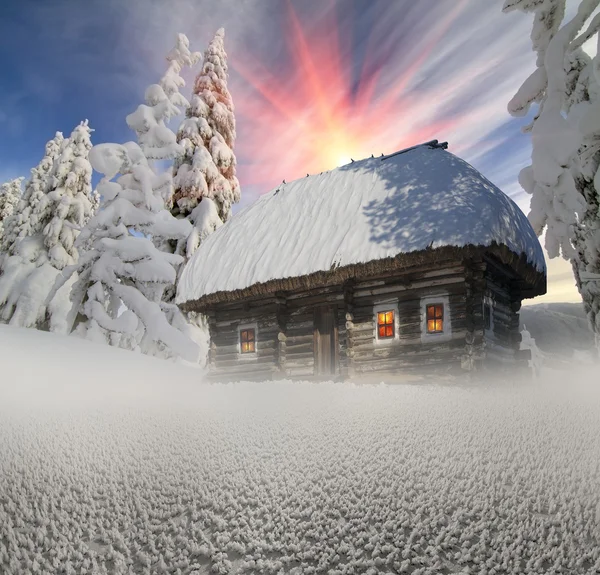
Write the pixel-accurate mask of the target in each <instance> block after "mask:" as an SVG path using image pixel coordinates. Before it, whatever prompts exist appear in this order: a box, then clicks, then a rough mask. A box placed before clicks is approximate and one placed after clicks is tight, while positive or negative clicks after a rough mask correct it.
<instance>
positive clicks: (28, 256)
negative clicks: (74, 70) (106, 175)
mask: <svg viewBox="0 0 600 575" xmlns="http://www.w3.org/2000/svg"><path fill="white" fill-rule="evenodd" d="M90 133H91V130H90V128H89V126H88V124H87V120H86V121H85V122H82V123H81V124H80V125H79V126H77V127H76V128H75V130H74V131H73V133H72V134H71V137H70V138H69V140H67V141H66V142H65V143H64V145H62V146H61V148H62V149H61V151H60V154H59V155H58V157H57V158H56V159H55V161H54V163H53V166H52V170H51V171H50V174H49V176H48V180H47V186H46V188H47V191H46V193H45V194H42V196H41V197H40V198H39V201H38V202H37V204H36V205H35V207H34V208H33V210H32V211H31V215H30V221H31V222H34V224H33V225H31V226H30V230H31V231H34V232H35V233H33V234H32V235H27V236H24V237H19V238H17V240H16V241H15V243H14V244H13V249H12V252H13V255H11V256H10V257H9V258H7V259H6V261H5V262H4V264H3V274H2V276H1V277H0V306H1V317H2V319H3V320H4V321H7V322H10V323H11V324H12V325H18V326H22V327H32V326H34V325H37V326H38V327H46V311H47V303H48V301H47V300H48V295H49V293H50V291H51V289H52V286H53V284H54V282H55V280H56V277H57V276H58V275H59V274H60V271H61V270H62V269H63V268H64V267H66V266H67V265H73V264H75V263H76V262H77V259H78V252H77V249H76V248H75V246H74V244H75V239H76V238H77V235H78V234H79V232H80V230H81V229H82V228H83V227H84V226H85V225H86V223H87V221H88V220H89V218H90V216H91V215H92V213H93V211H94V207H95V205H96V204H97V200H96V199H95V198H94V195H93V193H92V187H91V177H92V168H91V165H90V163H89V160H88V155H89V151H90V149H91V147H92V144H91V141H90ZM65 295H68V293H66V294H65V292H61V294H60V296H59V298H58V300H57V301H54V302H51V307H50V315H51V316H53V315H55V314H56V315H57V316H58V315H60V314H61V313H62V311H63V310H64V301H62V300H63V299H64V296H65ZM52 321H55V323H58V324H60V323H61V320H60V319H59V318H58V317H57V318H55V320H53V319H52V317H51V322H52Z"/></svg>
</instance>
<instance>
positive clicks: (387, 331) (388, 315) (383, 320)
mask: <svg viewBox="0 0 600 575" xmlns="http://www.w3.org/2000/svg"><path fill="white" fill-rule="evenodd" d="M394 336H395V333H394V312H393V310H390V311H380V312H377V338H378V339H393V338H394Z"/></svg>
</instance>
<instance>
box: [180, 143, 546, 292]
mask: <svg viewBox="0 0 600 575" xmlns="http://www.w3.org/2000/svg"><path fill="white" fill-rule="evenodd" d="M493 244H499V245H505V246H506V247H507V248H509V249H510V251H512V252H513V253H515V254H516V255H517V256H520V255H521V254H523V255H524V256H525V258H526V260H527V262H528V263H529V264H530V265H532V266H533V267H534V268H535V269H536V270H537V271H538V272H541V273H542V274H545V270H546V265H545V261H544V255H543V252H542V248H541V246H540V243H539V241H538V239H537V237H536V235H535V232H534V231H533V228H532V227H531V225H530V223H529V221H528V220H527V218H526V217H525V215H524V214H523V212H522V211H521V210H520V209H519V208H518V207H517V205H516V204H515V203H514V202H513V201H512V200H511V199H510V198H509V197H508V196H506V195H505V194H504V193H503V192H502V191H501V190H500V189H499V188H497V187H496V186H495V185H494V184H492V183H491V182H490V181H489V180H487V179H486V178H485V177H484V176H483V175H482V174H481V173H479V172H478V171H477V170H476V169H475V168H473V167H472V166H471V165H469V164H468V163H467V162H465V161H464V160H461V159H460V158H457V157H456V156H454V155H453V154H451V153H449V152H447V151H445V150H444V149H442V148H441V147H435V146H430V145H421V146H416V147H415V148H411V149H409V150H406V151H404V152H400V153H396V154H392V155H390V156H384V157H379V158H370V159H366V160H361V161H357V162H353V163H351V164H348V165H345V166H342V167H340V168H337V169H335V170H331V171H329V172H323V173H322V174H319V175H314V176H307V177H305V178H302V179H299V180H296V181H293V182H290V183H287V184H286V183H283V184H281V185H280V186H278V187H277V188H276V189H274V190H272V191H271V192H269V193H267V194H265V195H264V196H262V197H260V198H259V199H258V200H257V201H256V202H255V203H254V204H252V205H251V206H249V207H247V208H246V209H244V210H243V211H241V212H240V213H238V214H237V215H236V216H234V217H233V218H232V219H231V220H230V221H229V222H228V223H227V224H226V225H224V226H222V227H221V228H220V229H218V230H217V231H216V232H215V233H214V234H212V235H211V236H209V237H208V238H207V239H206V240H205V241H204V243H203V244H202V246H201V247H200V248H199V249H198V251H197V252H196V253H195V255H194V257H193V258H192V259H191V260H190V262H189V263H188V264H187V266H186V268H185V269H184V271H183V274H182V277H181V280H180V282H179V288H178V291H177V302H178V303H184V302H187V301H193V300H198V299H200V298H202V297H204V296H207V295H209V294H213V293H216V292H229V291H233V290H240V289H244V288H248V287H250V286H252V285H254V284H257V283H264V282H268V281H270V280H280V279H285V278H292V277H300V276H305V275H308V274H311V273H314V272H319V271H329V270H332V269H334V268H338V267H343V266H346V265H351V264H360V263H366V262H369V261H373V260H380V259H384V258H390V257H395V256H397V255H398V254H402V253H408V252H414V251H420V250H424V249H427V248H429V247H430V248H437V247H442V246H457V247H462V246H467V245H474V246H484V247H487V246H492V245H493Z"/></svg>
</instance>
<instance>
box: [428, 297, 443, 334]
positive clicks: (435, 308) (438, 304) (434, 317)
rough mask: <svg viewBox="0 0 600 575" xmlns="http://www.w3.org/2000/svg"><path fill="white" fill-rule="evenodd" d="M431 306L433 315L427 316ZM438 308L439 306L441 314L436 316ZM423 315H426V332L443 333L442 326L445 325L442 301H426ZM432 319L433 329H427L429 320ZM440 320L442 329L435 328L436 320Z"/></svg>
mask: <svg viewBox="0 0 600 575" xmlns="http://www.w3.org/2000/svg"><path fill="white" fill-rule="evenodd" d="M431 308H433V317H429V310H430V309H431ZM438 308H441V311H442V315H441V316H438ZM425 315H426V318H425V320H426V322H427V326H426V329H427V333H428V334H435V333H444V328H445V326H446V309H445V306H444V304H443V303H428V304H427V305H426V306H425ZM430 321H433V326H434V329H433V330H430V329H429V322H430ZM438 321H439V322H442V329H436V328H437V322H438Z"/></svg>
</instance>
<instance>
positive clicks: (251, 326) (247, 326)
mask: <svg viewBox="0 0 600 575" xmlns="http://www.w3.org/2000/svg"><path fill="white" fill-rule="evenodd" d="M249 330H253V331H254V351H242V332H243V331H249ZM237 332H238V337H237V352H238V355H239V356H240V357H241V358H254V357H256V353H257V347H256V346H257V344H258V325H257V324H256V323H248V324H240V325H238V329H237Z"/></svg>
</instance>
